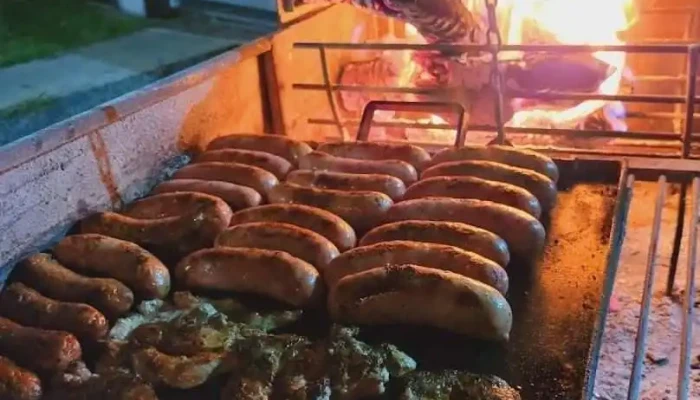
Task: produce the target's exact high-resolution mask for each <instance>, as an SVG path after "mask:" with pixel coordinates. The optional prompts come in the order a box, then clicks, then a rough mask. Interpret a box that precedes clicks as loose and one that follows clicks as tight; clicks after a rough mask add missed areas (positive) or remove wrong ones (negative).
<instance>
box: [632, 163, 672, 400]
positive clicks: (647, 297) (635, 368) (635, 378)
mask: <svg viewBox="0 0 700 400" xmlns="http://www.w3.org/2000/svg"><path fill="white" fill-rule="evenodd" d="M658 190H659V193H658V195H657V196H656V207H655V208H654V223H653V225H652V227H651V240H650V242H649V253H648V255H647V269H646V277H645V278H644V292H643V294H642V306H641V310H640V314H639V326H638V328H637V337H636V340H635V346H634V359H633V361H632V376H631V378H630V385H629V388H628V390H627V400H636V399H638V398H639V393H640V392H641V388H642V370H643V368H644V354H645V352H646V341H647V335H648V329H647V328H648V325H649V313H650V310H651V298H652V295H653V291H652V289H653V287H654V274H655V272H656V253H657V250H658V247H659V233H660V232H661V215H662V214H663V210H664V202H665V201H666V176H665V175H661V177H659V189H658Z"/></svg>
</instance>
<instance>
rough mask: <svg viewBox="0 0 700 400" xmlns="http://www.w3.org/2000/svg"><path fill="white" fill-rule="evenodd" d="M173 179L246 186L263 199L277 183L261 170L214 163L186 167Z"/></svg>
mask: <svg viewBox="0 0 700 400" xmlns="http://www.w3.org/2000/svg"><path fill="white" fill-rule="evenodd" d="M173 179H201V180H205V181H220V182H228V183H233V184H236V185H242V186H247V187H249V188H251V189H253V190H255V191H256V192H258V193H260V194H261V195H262V196H263V197H265V195H266V194H267V192H269V191H270V189H272V188H273V187H275V186H276V185H277V184H278V183H279V180H278V179H277V177H276V176H275V175H273V174H272V173H270V172H267V171H265V170H264V169H262V168H258V167H253V166H251V165H245V164H238V163H226V162H215V161H212V162H203V163H197V164H190V165H187V166H185V167H184V168H182V169H180V170H179V171H177V172H176V173H175V175H173Z"/></svg>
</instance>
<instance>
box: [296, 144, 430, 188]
mask: <svg viewBox="0 0 700 400" xmlns="http://www.w3.org/2000/svg"><path fill="white" fill-rule="evenodd" d="M299 168H300V169H311V170H320V171H331V172H347V173H350V174H382V175H391V176H393V177H396V178H399V179H401V180H402V181H403V182H404V183H405V184H406V185H410V184H412V183H413V182H415V181H416V180H418V172H416V168H415V167H414V166H413V165H411V164H409V163H407V162H405V161H401V160H354V159H351V158H341V157H335V156H332V155H330V154H326V153H323V152H320V151H314V152H312V153H309V154H307V155H306V156H304V157H303V158H302V159H301V160H300V161H299Z"/></svg>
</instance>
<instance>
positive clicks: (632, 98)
mask: <svg viewBox="0 0 700 400" xmlns="http://www.w3.org/2000/svg"><path fill="white" fill-rule="evenodd" d="M292 88H293V89H295V90H309V91H328V87H327V86H326V85H324V84H318V83H294V84H292ZM331 89H332V90H333V91H336V92H360V93H385V94H417V95H423V96H429V95H434V96H439V95H450V94H452V93H455V92H457V91H459V90H460V89H459V88H458V87H446V88H414V87H402V86H372V85H340V84H334V85H331ZM504 94H505V96H507V97H509V98H514V99H536V100H574V101H586V100H605V101H625V102H630V103H656V104H686V102H687V101H688V98H687V96H664V95H655V94H649V95H629V94H617V95H609V94H598V93H573V92H572V93H567V92H556V91H552V92H542V93H538V92H526V91H520V90H505V91H504ZM692 98H694V99H695V103H700V97H695V96H693V97H692Z"/></svg>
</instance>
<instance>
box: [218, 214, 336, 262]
mask: <svg viewBox="0 0 700 400" xmlns="http://www.w3.org/2000/svg"><path fill="white" fill-rule="evenodd" d="M216 246H217V247H252V248H258V249H268V250H279V251H285V252H287V253H289V254H291V255H292V256H294V257H296V258H300V259H302V260H304V261H306V262H307V263H309V264H311V265H313V266H315V267H317V268H323V267H325V266H326V265H328V263H329V262H331V260H333V259H334V258H335V257H337V256H338V254H340V252H339V251H338V248H337V247H335V245H334V244H333V243H331V241H330V240H328V239H326V238H325V237H323V236H321V235H319V234H318V233H316V232H314V231H311V230H308V229H306V228H300V227H298V226H295V225H290V224H284V223H280V222H254V223H250V224H241V225H236V226H234V227H232V228H229V229H228V230H226V231H224V232H223V233H221V235H219V237H218V238H216Z"/></svg>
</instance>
